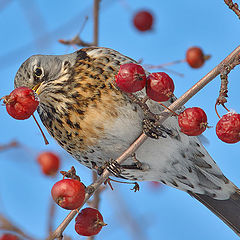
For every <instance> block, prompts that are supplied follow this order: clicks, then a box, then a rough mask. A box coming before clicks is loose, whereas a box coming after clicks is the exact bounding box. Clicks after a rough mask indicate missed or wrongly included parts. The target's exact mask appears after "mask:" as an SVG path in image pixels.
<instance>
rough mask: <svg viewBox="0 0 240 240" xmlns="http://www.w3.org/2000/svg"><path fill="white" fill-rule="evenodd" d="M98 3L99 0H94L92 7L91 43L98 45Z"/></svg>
mask: <svg viewBox="0 0 240 240" xmlns="http://www.w3.org/2000/svg"><path fill="white" fill-rule="evenodd" d="M99 4H100V0H94V7H93V19H94V20H93V21H94V25H93V45H94V46H98V38H99V37H98V30H99V27H98V25H99Z"/></svg>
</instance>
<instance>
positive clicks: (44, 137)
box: [32, 114, 49, 145]
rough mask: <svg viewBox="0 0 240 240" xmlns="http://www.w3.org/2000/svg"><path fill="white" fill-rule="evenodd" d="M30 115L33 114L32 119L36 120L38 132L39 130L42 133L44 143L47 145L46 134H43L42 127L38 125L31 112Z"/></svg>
mask: <svg viewBox="0 0 240 240" xmlns="http://www.w3.org/2000/svg"><path fill="white" fill-rule="evenodd" d="M32 116H33V119H34V121H35V122H36V124H37V126H38V128H39V130H40V132H41V134H42V136H43V139H44V142H45V144H46V145H48V144H49V142H48V140H47V138H46V136H45V134H44V132H43V130H42V128H41V127H40V125H39V123H38V121H37V119H36V118H35V116H34V115H33V114H32Z"/></svg>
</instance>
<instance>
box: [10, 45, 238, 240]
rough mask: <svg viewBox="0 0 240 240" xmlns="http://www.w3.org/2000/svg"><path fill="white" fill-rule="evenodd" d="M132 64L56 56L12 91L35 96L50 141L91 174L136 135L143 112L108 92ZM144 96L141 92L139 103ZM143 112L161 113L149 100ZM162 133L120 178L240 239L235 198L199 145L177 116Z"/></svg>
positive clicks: (34, 63)
mask: <svg viewBox="0 0 240 240" xmlns="http://www.w3.org/2000/svg"><path fill="white" fill-rule="evenodd" d="M130 62H135V61H134V60H133V59H131V58H129V57H126V56H124V55H122V54H120V53H119V52H117V51H114V50H112V49H108V48H101V47H89V48H83V49H81V50H78V51H76V52H74V53H72V54H67V55H61V56H52V55H46V56H45V55H34V56H32V57H30V58H29V59H27V60H26V61H25V62H24V63H23V64H22V65H21V67H20V68H19V70H18V72H17V74H16V77H15V81H14V84H15V87H20V86H26V87H29V88H34V89H35V90H36V91H37V93H38V95H39V99H40V105H39V107H38V113H39V115H40V118H41V120H42V122H43V124H44V126H45V127H46V128H47V130H48V132H49V133H50V135H52V137H53V138H55V139H56V140H57V142H58V143H59V144H60V145H61V146H62V147H63V148H64V149H65V150H66V151H67V152H68V153H70V154H71V155H72V156H73V157H74V158H75V159H76V160H78V161H79V162H80V163H82V164H83V165H85V166H87V167H88V168H94V169H96V168H97V167H102V166H103V165H104V162H105V161H107V160H109V159H116V158H117V157H118V156H120V155H121V154H122V153H123V151H125V150H126V149H127V148H128V146H129V145H130V144H131V143H133V142H134V140H135V139H136V138H137V137H138V136H139V135H140V134H141V133H142V129H143V127H142V122H143V120H144V118H145V117H146V116H145V115H144V112H143V110H142V109H141V107H140V106H139V105H138V104H136V103H134V102H133V101H132V100H131V99H130V98H129V97H128V96H127V95H126V94H125V93H123V92H121V91H120V90H118V89H117V88H116V87H115V86H114V79H115V75H116V74H117V73H118V70H119V68H120V65H121V64H124V63H130ZM144 95H145V93H144V91H141V92H139V93H138V94H137V97H142V96H144ZM174 100H175V97H172V98H171V99H170V100H169V101H168V102H165V104H166V105H170V104H171V103H172V102H173V101H174ZM147 104H148V106H149V108H150V110H151V112H153V113H155V114H158V113H160V112H161V111H162V110H163V109H162V107H161V106H160V105H159V104H158V103H156V102H153V101H151V100H149V101H147ZM180 111H181V110H180ZM161 129H162V131H163V132H162V136H160V137H159V139H153V138H148V139H147V140H146V141H145V142H144V143H143V145H142V146H141V147H140V148H139V149H138V150H137V151H136V153H135V156H136V158H137V159H138V161H140V163H141V167H138V164H136V162H135V161H134V160H133V159H132V158H128V159H127V160H126V161H125V162H124V165H122V166H121V167H120V168H121V176H120V177H123V178H125V179H129V180H134V181H135V180H139V181H144V180H145V181H160V182H162V183H164V184H166V185H169V186H172V187H175V188H177V189H180V190H183V191H185V192H187V193H189V194H190V195H191V196H193V197H194V198H196V199H197V200H199V201H200V202H201V203H203V204H204V205H205V206H206V207H208V208H209V209H210V210H211V211H212V212H213V213H215V214H216V215H217V216H218V217H219V218H221V219H222V220H223V221H224V222H225V223H226V224H227V225H228V226H229V227H230V228H232V229H233V230H234V231H235V232H236V233H237V234H238V235H239V236H240V190H239V189H238V188H237V187H236V186H235V185H234V184H233V183H232V182H231V181H230V180H228V179H227V178H226V177H225V176H224V175H223V173H222V171H221V170H220V169H219V167H218V166H217V165H216V163H215V161H214V160H213V159H212V158H211V157H210V155H209V154H208V152H207V151H206V150H205V148H204V147H203V145H202V144H201V142H200V140H199V139H198V138H197V137H191V136H187V135H185V134H183V133H182V132H181V131H180V128H179V126H178V121H177V117H176V116H172V117H170V118H168V119H167V120H166V121H165V122H164V123H163V124H162V127H161Z"/></svg>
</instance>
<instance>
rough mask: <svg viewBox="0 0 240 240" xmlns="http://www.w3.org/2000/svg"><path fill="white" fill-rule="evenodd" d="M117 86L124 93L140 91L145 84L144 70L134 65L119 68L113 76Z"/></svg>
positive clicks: (127, 64)
mask: <svg viewBox="0 0 240 240" xmlns="http://www.w3.org/2000/svg"><path fill="white" fill-rule="evenodd" d="M115 79H116V84H117V86H118V87H119V88H120V89H121V90H122V91H124V92H128V93H133V92H137V91H140V90H142V89H143V88H144V87H145V84H146V75H145V71H144V69H143V68H142V67H141V66H140V65H138V64H135V63H126V64H123V65H121V66H120V69H119V72H118V74H117V75H116V76H115Z"/></svg>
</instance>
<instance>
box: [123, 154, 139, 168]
mask: <svg viewBox="0 0 240 240" xmlns="http://www.w3.org/2000/svg"><path fill="white" fill-rule="evenodd" d="M132 160H133V162H134V164H133V165H121V168H123V169H134V170H143V164H142V163H141V162H140V161H139V160H138V159H137V158H136V154H135V153H133V154H132Z"/></svg>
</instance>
